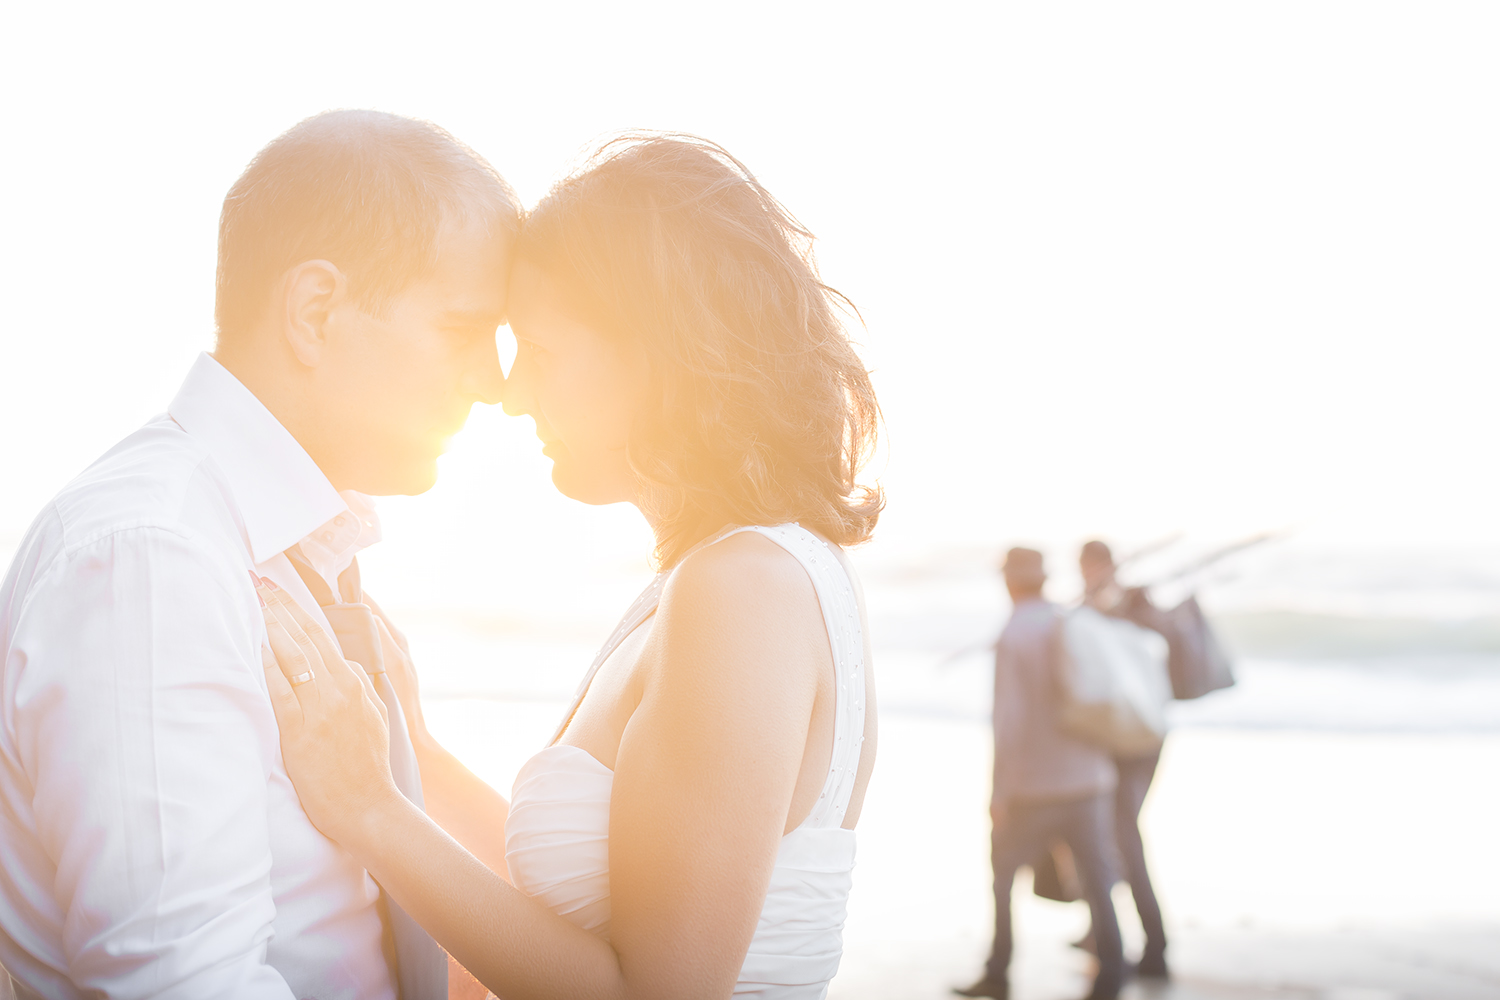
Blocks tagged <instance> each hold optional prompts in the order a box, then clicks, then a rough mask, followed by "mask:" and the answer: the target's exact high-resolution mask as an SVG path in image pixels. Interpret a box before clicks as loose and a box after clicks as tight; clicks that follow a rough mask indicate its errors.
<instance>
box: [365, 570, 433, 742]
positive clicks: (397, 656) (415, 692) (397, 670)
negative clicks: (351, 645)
mask: <svg viewBox="0 0 1500 1000" xmlns="http://www.w3.org/2000/svg"><path fill="white" fill-rule="evenodd" d="M363 600H364V602H365V604H367V605H369V607H370V610H371V611H373V612H375V628H376V630H377V631H378V632H379V633H380V652H381V656H383V657H384V658H385V675H386V676H387V677H389V678H390V681H391V687H392V688H394V689H395V691H396V697H397V698H399V699H400V701H401V712H402V714H403V715H405V716H406V730H407V733H408V734H409V735H410V736H411V742H412V746H414V747H415V748H416V750H417V756H418V757H420V756H421V755H422V753H423V752H424V751H425V750H428V749H431V748H432V747H433V746H435V745H436V742H435V741H434V740H433V739H432V736H431V735H430V734H429V733H428V732H427V720H426V719H425V718H424V717H423V715H422V696H421V691H420V689H419V688H418V686H417V667H416V664H415V663H413V662H412V658H411V650H410V648H409V647H408V646H407V644H406V636H404V635H402V634H401V630H400V629H398V628H396V625H395V623H394V622H392V621H391V620H390V618H388V617H387V616H386V613H385V612H384V611H382V610H380V605H378V604H376V603H375V599H374V598H373V597H371V596H370V595H369V594H365V595H364V597H363Z"/></svg>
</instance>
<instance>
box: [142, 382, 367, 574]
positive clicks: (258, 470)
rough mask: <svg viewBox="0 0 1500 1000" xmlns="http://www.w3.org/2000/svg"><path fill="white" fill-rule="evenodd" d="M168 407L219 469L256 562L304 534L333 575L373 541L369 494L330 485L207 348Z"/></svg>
mask: <svg viewBox="0 0 1500 1000" xmlns="http://www.w3.org/2000/svg"><path fill="white" fill-rule="evenodd" d="M167 413H168V415H169V416H171V418H172V419H173V420H175V421H176V422H177V423H178V425H180V426H181V427H182V429H183V430H185V431H187V433H188V434H190V435H192V437H193V438H194V439H195V440H197V441H198V442H199V443H200V444H201V445H203V447H204V448H205V449H206V450H207V451H208V453H209V455H210V456H212V457H213V460H214V462H215V464H217V465H218V467H219V469H220V471H222V472H223V473H224V478H225V479H226V480H228V482H229V488H230V491H231V492H232V493H233V494H234V499H235V503H236V504H237V505H238V507H239V512H240V517H241V519H242V520H243V522H244V525H245V534H246V536H247V538H248V540H249V543H250V555H251V557H252V558H253V559H254V560H255V562H256V564H257V565H259V564H260V563H263V562H265V561H266V560H267V559H270V558H272V557H274V556H276V555H277V554H278V553H280V552H284V551H285V550H287V549H289V548H291V547H292V546H293V545H296V544H297V543H298V542H301V541H303V539H307V540H308V544H306V545H304V548H303V551H304V553H305V554H306V555H307V556H308V559H309V561H310V562H312V564H313V566H314V568H316V569H317V570H318V572H319V573H321V574H323V575H324V576H329V575H330V574H331V575H332V576H333V577H337V576H338V574H339V573H341V572H342V571H343V570H344V569H345V568H347V567H348V565H349V562H350V560H352V559H353V558H354V554H355V553H356V552H357V551H359V550H360V549H362V548H364V547H365V546H367V545H371V544H373V543H374V542H376V541H379V539H380V522H379V520H378V519H377V518H376V516H375V509H374V504H373V502H372V501H371V500H370V498H369V497H366V496H364V495H363V494H360V493H355V492H354V491H353V490H345V491H344V492H343V493H342V494H341V493H339V491H338V490H335V489H334V488H333V484H332V483H330V482H329V481H328V477H327V476H325V475H323V471H322V470H321V469H319V468H318V465H317V463H316V462H314V461H313V460H312V456H310V455H309V454H308V453H307V452H306V451H305V450H304V449H303V447H302V446H301V445H300V444H298V443H297V439H296V438H294V437H292V435H291V432H290V431H288V430H287V429H286V428H285V427H283V426H281V422H280V421H278V420H277V419H276V418H275V417H274V416H272V415H271V411H270V410H268V409H266V407H265V405H264V404H263V403H261V401H260V400H259V399H257V398H256V397H255V394H254V393H252V392H251V391H250V390H249V389H247V388H245V386H244V384H243V383H241V382H240V380H239V379H237V378H235V377H234V376H233V375H232V374H230V372H229V370H228V369H226V368H225V367H224V366H223V365H221V364H219V362H217V361H215V360H214V359H213V358H212V357H210V356H209V355H208V354H200V355H198V360H197V361H195V362H194V363H193V367H192V370H191V371H189V372H188V375H187V378H186V379H184V380H183V383H182V388H181V389H179V390H178V391H177V397H176V398H175V399H173V400H172V405H171V406H170V407H169V408H168V409H167ZM309 550H311V551H309Z"/></svg>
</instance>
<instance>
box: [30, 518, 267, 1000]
mask: <svg viewBox="0 0 1500 1000" xmlns="http://www.w3.org/2000/svg"><path fill="white" fill-rule="evenodd" d="M242 576H245V572H244V570H243V569H242V568H240V567H238V566H237V565H236V564H235V562H234V560H233V558H232V556H230V555H229V554H227V553H223V552H215V550H214V549H213V548H212V547H211V546H210V545H207V544H205V543H203V542H201V541H197V540H195V539H193V538H191V537H190V536H187V535H185V534H183V533H181V532H179V531H177V530H175V529H170V528H157V527H143V528H134V529H129V530H125V531H119V532H116V533H113V534H111V535H108V536H106V537H104V538H102V539H99V540H97V541H95V542H92V543H90V544H87V545H84V546H82V547H80V548H78V549H73V550H70V551H68V553H67V554H66V555H65V556H64V557H63V558H61V559H60V560H59V562H58V563H57V564H56V565H54V566H53V567H52V568H51V569H50V570H49V571H48V572H47V575H46V576H45V577H44V578H43V579H42V580H40V581H39V585H38V586H37V587H36V588H35V589H34V590H33V592H32V593H31V595H29V597H28V599H27V606H26V607H25V608H24V609H23V612H22V615H21V617H20V620H19V621H18V623H17V625H18V627H17V629H16V633H15V640H14V644H13V647H12V648H13V649H19V650H20V651H21V653H22V654H23V655H24V657H25V668H24V673H23V675H22V676H21V678H20V681H19V685H20V686H19V689H18V691H17V697H16V701H15V732H16V737H17V747H18V751H19V753H20V756H21V763H22V766H23V767H24V768H25V770H26V773H27V776H28V778H29V780H30V782H31V788H32V790H33V795H34V798H33V805H34V816H35V819H36V823H37V835H38V837H39V840H40V842H41V843H42V845H43V849H44V850H46V851H47V853H48V855H49V856H50V857H51V858H52V860H53V862H54V863H55V864H56V871H57V877H56V884H55V886H54V889H53V893H54V896H55V899H56V903H57V906H58V909H59V911H60V913H61V914H62V917H63V921H64V923H63V929H64V933H63V941H62V946H63V954H64V957H65V959H66V962H67V969H66V970H65V971H66V973H67V975H68V976H69V978H71V979H72V981H73V982H74V984H75V985H76V986H77V987H78V988H79V989H81V990H83V991H86V992H90V991H97V994H98V995H100V996H104V997H111V998H121V1000H125V998H134V997H156V998H163V1000H201V998H203V997H252V998H275V1000H291V998H292V992H291V990H290V989H289V988H288V987H287V985H286V983H285V981H284V980H283V979H282V977H281V976H280V974H278V973H277V972H276V970H274V969H273V968H271V967H270V966H268V965H267V964H266V952H267V946H268V944H269V942H270V939H271V936H272V926H271V924H272V920H273V918H274V916H275V906H274V904H273V902H272V897H271V880H270V873H271V850H270V837H269V830H268V824H267V811H266V805H267V794H268V792H267V787H268V780H269V777H270V773H271V769H272V767H273V766H274V763H275V760H276V754H277V729H276V723H275V716H274V714H273V712H272V710H271V707H270V703H269V700H268V699H267V697H266V694H265V680H264V677H263V675H262V673H261V665H260V657H259V649H260V642H261V630H262V629H263V627H264V626H263V625H262V624H261V622H260V620H259V618H258V616H257V615H256V613H255V607H254V605H253V604H249V603H248V602H249V601H250V600H251V593H252V591H251V587H250V581H249V579H248V577H246V578H245V579H243V580H240V579H238V577H242Z"/></svg>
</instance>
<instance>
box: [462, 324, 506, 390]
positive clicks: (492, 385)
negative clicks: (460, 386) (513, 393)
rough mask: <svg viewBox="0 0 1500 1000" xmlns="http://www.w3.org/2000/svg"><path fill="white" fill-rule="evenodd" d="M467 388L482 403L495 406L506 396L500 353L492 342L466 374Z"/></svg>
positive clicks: (482, 350) (481, 351)
mask: <svg viewBox="0 0 1500 1000" xmlns="http://www.w3.org/2000/svg"><path fill="white" fill-rule="evenodd" d="M464 381H465V383H466V385H465V388H467V389H468V390H469V392H470V393H471V394H473V395H474V396H476V397H478V399H479V401H480V402H481V403H487V404H488V405H490V406H494V405H495V404H496V403H498V402H500V401H501V399H503V398H504V396H505V372H504V371H503V370H502V369H501V367H500V352H499V351H498V350H497V349H496V346H495V342H494V341H493V340H491V341H490V342H489V343H488V344H487V345H486V346H485V347H484V348H483V349H481V350H480V352H479V357H478V358H476V359H475V363H474V364H473V365H471V366H470V367H469V369H468V371H467V372H466V377H465V379H464Z"/></svg>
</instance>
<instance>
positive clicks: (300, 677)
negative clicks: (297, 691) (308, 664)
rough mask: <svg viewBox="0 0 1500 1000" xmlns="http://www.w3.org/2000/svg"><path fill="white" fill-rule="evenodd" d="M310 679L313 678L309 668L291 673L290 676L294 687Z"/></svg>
mask: <svg viewBox="0 0 1500 1000" xmlns="http://www.w3.org/2000/svg"><path fill="white" fill-rule="evenodd" d="M312 679H313V672H312V671H311V670H304V671H302V673H300V674H293V675H292V678H291V681H292V687H296V686H297V685H298V684H306V683H307V682H308V681H310V680H312Z"/></svg>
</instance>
